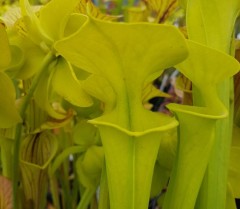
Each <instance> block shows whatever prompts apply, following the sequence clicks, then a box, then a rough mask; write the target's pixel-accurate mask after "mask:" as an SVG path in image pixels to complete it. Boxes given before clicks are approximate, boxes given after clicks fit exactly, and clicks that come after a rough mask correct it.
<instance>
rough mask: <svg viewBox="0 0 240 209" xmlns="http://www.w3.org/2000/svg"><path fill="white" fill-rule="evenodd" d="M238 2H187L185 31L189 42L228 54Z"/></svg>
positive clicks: (216, 0)
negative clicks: (195, 42) (192, 41)
mask: <svg viewBox="0 0 240 209" xmlns="http://www.w3.org/2000/svg"><path fill="white" fill-rule="evenodd" d="M239 10H240V2H239V1H238V0H231V1H230V2H227V1H224V0H220V1H219V0H214V1H211V2H209V1H208V0H189V1H188V4H187V30H188V35H189V38H190V39H191V40H194V41H197V42H199V43H202V44H206V45H208V46H211V47H213V48H216V49H218V50H222V51H224V52H227V53H229V52H230V46H231V39H232V33H233V29H234V24H235V20H236V18H237V16H238V14H239Z"/></svg>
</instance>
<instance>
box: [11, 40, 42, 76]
mask: <svg viewBox="0 0 240 209" xmlns="http://www.w3.org/2000/svg"><path fill="white" fill-rule="evenodd" d="M12 42H13V44H14V45H16V46H14V51H13V53H12V56H13V59H14V60H13V61H12V62H13V63H12V64H11V65H10V66H9V67H8V72H9V73H11V74H12V75H13V76H14V77H16V78H20V79H28V78H30V77H32V76H33V75H34V74H36V73H38V72H39V65H40V64H41V63H42V60H43V59H44V57H45V56H46V52H44V51H43V50H42V49H41V48H40V47H39V46H37V45H36V44H35V43H33V42H32V41H31V40H30V39H28V38H27V37H15V38H14V39H13V40H12Z"/></svg>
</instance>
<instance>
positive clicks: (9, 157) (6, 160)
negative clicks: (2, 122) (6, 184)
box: [0, 136, 14, 202]
mask: <svg viewBox="0 0 240 209" xmlns="http://www.w3.org/2000/svg"><path fill="white" fill-rule="evenodd" d="M13 145H14V140H12V139H9V138H7V137H3V136H0V148H1V167H2V175H3V176H5V177H7V178H9V179H12V173H13V172H12V170H13V166H12V162H13V153H12V149H13ZM0 202H1V201H0Z"/></svg>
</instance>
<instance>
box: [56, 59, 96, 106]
mask: <svg viewBox="0 0 240 209" xmlns="http://www.w3.org/2000/svg"><path fill="white" fill-rule="evenodd" d="M51 70H53V71H54V73H53V75H52V80H51V84H52V86H53V89H54V90H55V91H56V92H57V93H58V94H59V95H60V96H62V97H63V98H64V99H66V100H67V101H68V102H70V103H72V104H73V105H75V106H80V107H88V106H91V105H92V100H91V98H90V97H89V95H87V94H86V93H85V92H84V90H83V88H82V84H81V81H79V80H78V79H77V77H76V75H75V73H74V71H73V69H72V66H71V65H70V63H68V62H67V61H66V60H64V59H62V58H59V59H58V61H57V63H56V65H54V66H53V69H51Z"/></svg>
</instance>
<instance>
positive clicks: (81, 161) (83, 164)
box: [76, 146, 104, 190]
mask: <svg viewBox="0 0 240 209" xmlns="http://www.w3.org/2000/svg"><path fill="white" fill-rule="evenodd" d="M103 162H104V152H103V148H102V147H99V146H91V147H90V148H89V149H87V151H86V153H85V154H84V157H83V158H78V160H77V162H76V166H77V173H78V178H79V182H80V183H81V184H82V185H83V186H84V187H85V188H87V189H94V190H96V189H97V186H98V185H99V183H100V178H101V171H102V167H103Z"/></svg>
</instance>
